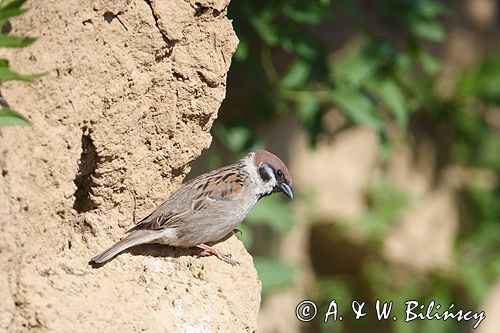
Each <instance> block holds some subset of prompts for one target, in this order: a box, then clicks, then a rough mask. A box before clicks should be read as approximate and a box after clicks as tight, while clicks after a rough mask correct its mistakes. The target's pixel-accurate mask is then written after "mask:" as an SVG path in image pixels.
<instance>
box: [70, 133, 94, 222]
mask: <svg viewBox="0 0 500 333" xmlns="http://www.w3.org/2000/svg"><path fill="white" fill-rule="evenodd" d="M82 131H83V133H82V154H81V155H80V163H79V164H78V173H77V174H76V177H75V180H74V183H75V185H76V191H75V195H74V196H75V202H74V204H73V208H74V209H75V210H76V211H77V212H78V213H83V212H87V211H89V210H92V209H94V208H95V203H94V202H93V200H92V199H91V197H90V192H91V190H92V188H91V187H92V175H93V174H94V172H95V169H96V167H97V158H98V157H97V153H96V148H95V145H94V142H93V141H92V138H91V137H90V131H89V129H88V128H87V127H83V128H82Z"/></svg>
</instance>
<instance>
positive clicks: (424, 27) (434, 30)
mask: <svg viewBox="0 0 500 333" xmlns="http://www.w3.org/2000/svg"><path fill="white" fill-rule="evenodd" d="M410 28H411V30H412V31H413V33H414V34H415V35H417V36H418V37H420V38H424V39H428V40H431V41H434V42H442V41H443V40H444V39H445V37H446V32H445V31H444V28H443V26H442V25H441V23H440V22H439V21H437V20H433V19H425V18H420V17H418V18H416V19H415V20H413V21H412V22H410Z"/></svg>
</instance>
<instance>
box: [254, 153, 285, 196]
mask: <svg viewBox="0 0 500 333" xmlns="http://www.w3.org/2000/svg"><path fill="white" fill-rule="evenodd" d="M248 157H249V158H251V159H252V162H253V166H254V167H255V168H256V170H257V175H258V177H257V178H258V179H257V181H258V182H260V185H261V186H259V187H260V188H261V189H262V191H261V193H258V195H259V199H260V198H262V197H264V196H267V195H270V194H273V193H275V192H282V193H283V194H285V195H286V196H287V197H289V198H290V199H293V190H292V177H291V176H290V172H289V171H288V168H287V167H286V165H285V163H283V162H282V161H281V160H280V159H279V158H278V157H277V156H276V155H274V154H272V153H270V152H268V151H266V150H257V151H255V152H253V153H250V154H249V155H248Z"/></svg>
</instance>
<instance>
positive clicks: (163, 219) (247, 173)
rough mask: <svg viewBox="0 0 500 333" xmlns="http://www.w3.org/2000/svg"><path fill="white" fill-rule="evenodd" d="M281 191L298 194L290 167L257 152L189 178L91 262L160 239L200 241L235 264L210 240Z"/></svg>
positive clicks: (194, 243) (187, 242) (182, 242)
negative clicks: (265, 198)
mask: <svg viewBox="0 0 500 333" xmlns="http://www.w3.org/2000/svg"><path fill="white" fill-rule="evenodd" d="M275 192H282V193H284V194H285V195H286V196H287V197H289V198H290V199H292V198H293V192H292V178H291V176H290V172H289V171H288V168H287V167H286V165H285V164H284V163H283V162H282V161H281V160H280V159H279V158H278V157H276V156H275V155H273V154H271V153H270V152H268V151H265V150H258V151H255V152H252V153H250V154H248V155H246V156H245V157H244V158H242V159H241V160H239V161H237V162H236V163H234V164H231V165H228V166H225V167H222V168H220V169H217V170H214V171H212V172H209V173H206V174H203V175H201V176H198V177H196V178H195V179H193V180H191V181H190V182H188V183H186V184H184V185H183V186H182V187H181V188H179V189H178V190H177V191H175V192H174V193H172V195H171V196H170V197H168V199H167V200H166V201H165V202H163V203H162V204H161V205H160V206H159V207H158V208H157V209H156V210H154V211H153V212H152V213H151V214H149V215H148V216H147V217H145V218H144V219H143V220H142V221H140V222H139V223H138V224H137V225H136V226H135V227H133V228H132V229H130V230H129V231H128V233H129V234H128V235H127V236H126V237H125V238H124V239H122V240H121V241H119V242H118V243H116V244H115V245H113V246H112V247H110V248H109V249H107V250H106V251H104V252H103V253H101V254H99V255H97V256H95V257H93V258H92V259H91V260H90V263H91V264H92V263H94V264H102V263H105V262H106V261H108V260H110V259H111V258H113V257H114V256H116V255H117V254H119V253H120V252H122V251H124V250H126V249H128V248H130V247H132V246H136V245H139V244H145V243H159V244H166V245H170V246H175V247H192V246H196V247H199V248H201V249H203V250H204V251H203V252H202V255H215V256H217V258H219V259H220V260H222V261H224V262H227V263H229V264H231V265H235V264H237V263H238V262H237V261H235V260H233V259H232V258H231V255H230V254H225V253H221V252H220V251H218V250H217V249H215V248H213V247H211V246H209V245H207V244H208V243H213V242H217V241H219V240H221V239H222V238H224V237H225V236H227V235H228V234H229V233H231V232H232V231H233V230H234V229H235V228H236V227H237V226H238V224H240V223H241V221H243V219H244V218H245V217H246V215H247V214H248V212H249V211H250V209H252V207H253V206H254V205H255V203H256V202H257V201H258V200H259V199H261V198H263V197H265V196H268V195H270V194H273V193H275Z"/></svg>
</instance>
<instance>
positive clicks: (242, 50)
mask: <svg viewBox="0 0 500 333" xmlns="http://www.w3.org/2000/svg"><path fill="white" fill-rule="evenodd" d="M248 51H249V49H248V42H247V40H246V39H244V38H242V37H241V38H240V42H239V43H238V48H237V49H236V53H235V54H234V58H235V59H236V60H238V61H245V60H246V59H247V58H248Z"/></svg>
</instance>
